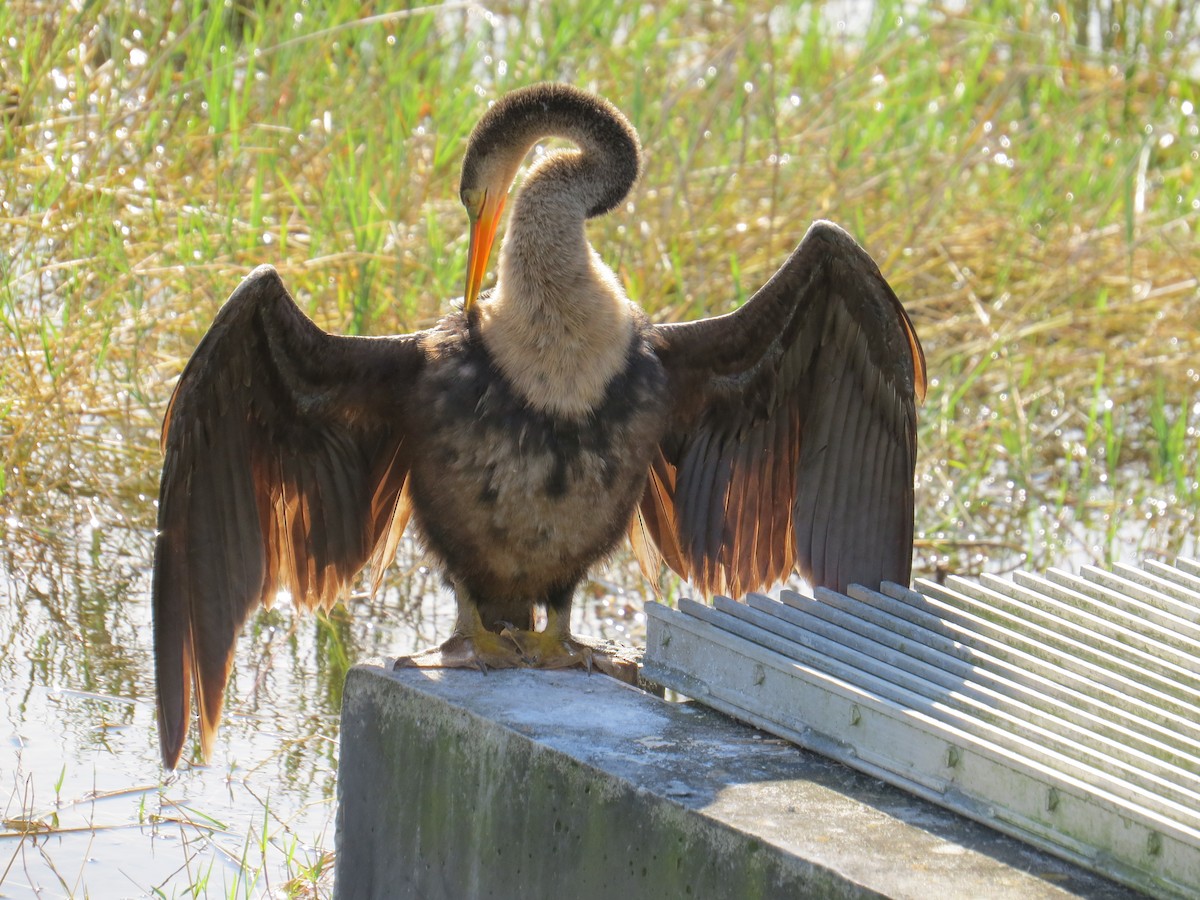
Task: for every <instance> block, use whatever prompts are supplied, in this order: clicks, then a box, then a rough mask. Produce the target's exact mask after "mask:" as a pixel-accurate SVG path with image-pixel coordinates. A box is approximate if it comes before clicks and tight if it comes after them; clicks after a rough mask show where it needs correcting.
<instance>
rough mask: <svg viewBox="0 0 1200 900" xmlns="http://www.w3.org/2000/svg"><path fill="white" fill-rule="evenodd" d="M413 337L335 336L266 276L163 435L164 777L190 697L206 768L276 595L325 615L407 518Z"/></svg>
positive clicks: (157, 628)
mask: <svg viewBox="0 0 1200 900" xmlns="http://www.w3.org/2000/svg"><path fill="white" fill-rule="evenodd" d="M421 361H422V356H421V353H420V350H419V346H418V343H417V341H416V337H415V336H413V335H409V336H405V337H400V338H352V337H338V336H334V335H329V334H326V333H325V332H324V331H322V330H321V329H319V328H318V327H317V326H316V325H314V324H313V323H312V322H311V321H310V320H309V319H308V318H307V317H306V316H305V315H304V314H303V313H302V312H301V311H300V310H299V309H298V308H297V307H296V305H295V303H294V302H293V301H292V298H291V296H290V295H289V294H288V292H287V290H286V289H285V288H284V286H283V282H282V281H281V280H280V278H279V276H278V274H276V272H275V270H274V269H272V268H271V267H270V266H260V267H259V268H257V269H255V270H254V272H253V273H251V275H250V276H249V277H248V278H246V280H245V281H243V282H242V283H241V285H239V286H238V288H237V289H236V290H235V291H234V292H233V294H232V296H230V298H229V300H228V301H227V302H226V303H225V305H224V306H223V307H222V308H221V311H220V312H219V313H218V314H217V317H216V319H215V321H214V322H213V325H212V328H211V329H210V330H209V331H208V333H207V334H206V335H205V336H204V339H203V340H202V341H201V342H200V345H199V346H198V347H197V348H196V352H195V353H194V354H193V356H192V358H191V360H190V361H189V362H188V364H187V367H186V368H185V369H184V372H183V374H182V376H180V379H179V383H178V385H177V386H176V388H175V393H174V395H173V396H172V397H171V403H170V406H169V407H168V410H167V415H166V418H165V420H164V422H163V437H162V441H163V450H164V453H165V460H164V463H163V472H162V484H161V488H160V493H159V508H158V534H157V536H156V539H155V547H154V578H153V586H152V593H153V608H154V652H155V673H156V677H157V685H158V728H159V742H160V747H161V750H162V757H163V762H164V763H165V764H166V765H167V766H168V767H171V768H173V767H174V766H175V764H176V763H177V762H178V760H179V755H180V752H181V750H182V747H183V743H184V740H185V738H186V735H187V729H188V719H189V715H190V705H191V694H192V686H193V683H194V685H195V690H196V699H197V705H198V706H199V711H200V742H201V749H202V752H203V755H204V756H205V757H206V758H207V757H208V755H209V751H210V748H211V746H212V740H213V736H214V734H215V732H216V728H217V724H218V722H219V721H220V717H221V708H222V704H223V700H224V693H225V683H226V681H227V680H228V677H229V670H230V666H231V661H232V657H233V648H234V643H235V641H236V638H237V634H238V631H239V630H240V628H241V626H242V624H243V623H244V622H245V620H246V617H247V616H248V615H249V613H250V612H251V611H252V610H254V609H255V608H256V607H257V606H258V605H259V603H267V604H269V603H270V602H271V601H272V600H273V599H274V597H275V595H276V594H277V592H279V591H280V590H288V591H290V592H291V594H292V596H293V597H294V598H295V600H296V601H297V602H298V603H301V604H304V605H306V606H309V607H315V606H318V605H321V606H326V607H327V606H329V605H330V604H332V603H333V601H334V600H335V599H336V598H337V596H338V595H339V594H340V593H341V592H342V591H343V589H344V587H345V586H346V584H347V582H348V581H349V580H350V579H351V578H353V577H354V575H355V574H356V573H357V572H358V571H359V570H360V569H361V568H362V567H363V565H364V564H365V563H366V562H367V560H368V558H371V559H372V563H373V565H374V574H375V577H376V579H378V576H379V573H380V572H381V571H382V570H383V568H384V567H385V566H386V565H387V564H388V563H389V562H390V561H391V558H392V556H393V555H394V554H395V549H396V542H397V541H398V540H399V537H400V534H401V532H402V531H403V530H404V526H405V523H406V521H407V518H408V507H407V501H406V492H405V490H404V484H405V479H406V476H407V473H408V462H407V459H406V447H405V440H404V433H405V425H404V423H405V411H404V406H405V404H404V396H405V393H406V391H405V389H406V387H407V385H408V384H409V383H411V381H412V379H413V377H414V376H415V374H416V372H417V371H418V369H419V367H420V365H421Z"/></svg>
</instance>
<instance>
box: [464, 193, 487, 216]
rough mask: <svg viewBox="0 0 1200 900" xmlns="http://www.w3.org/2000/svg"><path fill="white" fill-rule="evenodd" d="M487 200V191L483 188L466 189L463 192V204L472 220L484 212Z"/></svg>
mask: <svg viewBox="0 0 1200 900" xmlns="http://www.w3.org/2000/svg"><path fill="white" fill-rule="evenodd" d="M486 199H487V191H486V190H484V189H482V188H464V189H463V191H462V203H463V206H465V207H466V208H467V215H469V216H470V217H471V218H475V217H476V216H478V215H479V214H480V213H481V212H483V201H484V200H486Z"/></svg>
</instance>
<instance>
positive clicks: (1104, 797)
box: [644, 559, 1200, 897]
mask: <svg viewBox="0 0 1200 900" xmlns="http://www.w3.org/2000/svg"><path fill="white" fill-rule="evenodd" d="M915 587H916V589H915V590H908V589H906V588H903V587H901V586H899V585H894V584H885V585H884V586H883V592H882V593H879V592H875V591H870V590H867V589H865V588H861V587H858V586H854V587H852V588H851V589H850V592H849V595H843V594H839V593H836V592H833V591H828V590H824V589H819V590H817V591H816V599H813V598H809V597H805V596H803V595H800V594H796V593H793V592H790V591H784V592H783V593H782V594H781V597H780V599H779V600H773V599H771V598H769V597H765V596H762V595H751V596H749V597H748V598H747V599H746V602H745V603H735V602H734V601H732V600H727V599H724V598H717V599H716V600H715V601H714V605H713V606H712V607H709V606H705V605H702V604H699V603H695V602H692V601H689V600H684V601H681V603H680V608H679V609H678V610H674V609H670V608H668V607H665V606H662V605H660V604H651V605H650V606H649V608H648V613H649V631H648V636H647V649H646V656H645V660H644V665H645V673H646V675H647V677H649V678H650V679H651V680H652V681H656V682H659V683H661V684H663V685H665V686H667V687H670V688H673V689H675V690H677V691H679V692H680V693H683V694H685V695H687V696H689V697H692V698H695V699H697V700H699V701H701V702H704V703H706V704H708V705H711V706H713V707H715V708H717V709H720V710H722V711H724V712H727V713H729V714H731V715H734V716H736V717H738V718H741V719H743V720H746V721H749V722H751V723H752V724H754V725H756V726H758V727H760V728H763V729H764V730H767V731H770V732H773V733H775V734H778V735H780V736H781V737H785V738H787V739H789V740H792V741H795V742H796V743H798V744H800V745H801V746H804V747H808V748H810V749H813V750H816V751H818V752H821V753H824V754H826V755H828V756H830V757H833V758H834V759H838V760H840V761H842V762H844V763H846V764H848V765H850V766H853V767H854V768H857V769H859V770H862V771H864V772H867V773H869V774H871V775H874V776H876V777H879V778H881V779H883V780H884V781H888V782H890V783H892V784H896V785H899V786H901V787H903V788H906V789H908V790H910V791H912V792H914V793H916V794H918V795H920V796H922V797H925V798H927V799H930V800H932V801H934V802H936V803H939V804H941V805H943V806H947V807H950V808H951V809H955V810H957V811H959V812H961V813H963V814H965V815H967V816H970V817H971V818H973V819H977V820H979V821H982V822H985V823H987V824H989V825H992V826H993V827H995V828H997V829H998V830H1000V831H1004V832H1006V833H1009V834H1013V835H1015V836H1017V837H1020V838H1022V839H1024V840H1027V841H1029V842H1031V843H1033V844H1035V845H1037V846H1039V847H1042V848H1043V849H1046V850H1048V851H1050V852H1053V853H1055V854H1057V855H1059V856H1062V857H1065V858H1068V859H1071V860H1073V861H1075V862H1077V863H1080V864H1082V865H1084V866H1086V867H1088V868H1090V869H1093V870H1095V871H1099V872H1102V873H1104V874H1106V875H1108V876H1109V877H1112V878H1114V879H1116V880H1118V881H1120V882H1123V883H1125V884H1128V885H1130V886H1133V887H1136V888H1139V889H1142V890H1147V891H1150V892H1152V893H1154V894H1157V895H1163V896H1181V897H1195V896H1200V563H1197V562H1195V561H1192V560H1185V559H1180V560H1178V561H1177V563H1176V565H1174V566H1170V565H1165V564H1163V563H1159V562H1153V561H1148V562H1146V563H1145V564H1144V565H1143V567H1142V568H1140V569H1139V568H1135V567H1131V566H1124V565H1119V566H1116V567H1114V568H1113V570H1112V571H1106V570H1102V569H1098V568H1093V567H1085V568H1083V569H1082V570H1081V571H1080V573H1079V574H1078V575H1073V574H1070V573H1068V572H1064V571H1060V570H1057V569H1051V570H1050V571H1049V572H1047V573H1046V575H1045V576H1038V575H1031V574H1025V573H1019V574H1017V575H1015V576H1013V577H1012V578H1011V579H1007V578H1005V579H1002V578H996V577H991V576H983V577H982V578H981V579H979V580H978V581H969V580H966V579H962V578H953V577H952V578H949V579H947V581H946V583H945V584H936V583H933V582H929V581H918V582H917V584H916V586H915Z"/></svg>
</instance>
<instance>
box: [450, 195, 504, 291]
mask: <svg viewBox="0 0 1200 900" xmlns="http://www.w3.org/2000/svg"><path fill="white" fill-rule="evenodd" d="M508 188H509V185H508V184H502V183H500V182H499V180H493V181H492V182H490V183H489V182H472V183H469V184H468V183H467V182H466V181H465V180H464V181H463V185H462V189H461V190H460V192H459V196H460V197H461V198H462V203H463V206H465V207H466V208H467V217H468V218H469V219H470V220H471V243H470V247H469V248H468V250H467V290H466V293H465V294H464V295H463V303H464V309H467V310H469V309H470V308H471V307H472V306H473V305H474V304H475V299H476V298H477V297H478V296H479V289H480V288H481V287H482V286H483V276H484V275H486V274H487V264H488V259H489V258H490V257H491V255H492V245H493V244H494V243H495V241H496V228H497V226H499V224H500V215H501V213H503V212H504V201H505V198H507V197H508Z"/></svg>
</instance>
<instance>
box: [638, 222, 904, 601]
mask: <svg viewBox="0 0 1200 900" xmlns="http://www.w3.org/2000/svg"><path fill="white" fill-rule="evenodd" d="M656 332H657V338H658V341H659V347H658V353H659V357H660V358H661V359H662V361H663V364H664V365H665V367H666V369H667V372H668V376H669V378H670V384H671V390H672V395H673V402H674V414H673V419H672V423H671V427H670V429H669V433H668V435H667V437H666V438H665V440H664V441H663V444H662V447H661V456H660V458H659V459H658V460H656V462H655V464H654V466H653V468H652V470H651V473H650V479H649V484H648V486H647V489H646V493H645V495H644V497H643V499H642V502H641V505H640V508H639V514H638V518H637V523H636V524H637V525H638V526H639V527H640V528H644V529H645V531H646V532H648V533H649V535H650V537H651V538H652V539H653V541H654V543H656V544H657V545H658V547H659V548H660V549H661V550H662V551H663V557H664V559H665V560H666V561H667V563H668V565H670V566H671V568H673V569H674V570H675V571H676V572H678V573H679V574H680V575H682V576H683V577H685V578H689V579H691V580H692V581H693V583H695V584H696V586H697V587H698V588H699V589H700V590H702V591H704V592H706V593H709V594H712V593H721V594H728V595H731V596H734V597H738V596H741V595H742V594H745V593H746V592H747V591H754V590H764V589H766V588H768V587H770V586H771V585H772V584H774V583H776V582H779V581H781V580H783V579H784V578H786V577H787V576H788V575H789V574H790V573H791V572H792V570H793V569H796V570H799V572H800V573H801V574H802V575H803V576H804V577H805V578H807V579H808V580H809V581H810V582H812V583H813V584H817V585H824V586H828V587H832V588H835V589H838V590H843V591H844V590H845V589H846V587H847V586H848V585H849V584H851V583H855V582H857V583H861V584H864V585H868V586H871V587H877V586H878V585H879V583H880V581H882V580H893V581H899V582H903V583H907V582H908V579H909V576H910V574H911V570H912V533H913V472H914V467H915V464H916V448H917V442H916V401H917V399H918V398H920V399H924V396H925V357H924V354H923V353H922V350H921V345H920V342H919V341H918V340H917V335H916V332H915V331H914V329H913V326H912V322H911V321H910V320H909V318H908V314H907V313H906V312H905V311H904V308H903V307H902V306H901V305H900V301H899V300H898V299H897V298H896V295H895V294H894V293H893V292H892V289H891V288H890V287H889V286H888V284H887V282H886V281H885V280H884V278H883V276H882V275H881V274H880V272H879V269H878V268H877V267H876V266H875V264H874V262H872V261H871V258H870V257H869V256H868V255H867V253H866V252H865V251H864V250H863V249H862V248H861V247H859V246H858V244H857V243H855V241H854V240H853V239H852V238H851V237H850V236H849V235H848V234H846V232H844V231H843V230H842V229H841V228H838V227H837V226H836V225H833V224H831V223H829V222H816V223H814V225H813V226H812V228H810V229H809V231H808V234H806V235H805V237H804V240H803V241H801V242H800V245H799V246H798V247H797V248H796V250H795V251H794V252H793V253H792V255H791V257H790V258H789V259H788V260H787V262H786V263H784V265H783V267H782V268H781V269H780V270H779V271H778V272H777V273H776V274H775V275H774V276H773V277H772V278H771V280H770V281H769V282H768V283H767V284H766V285H765V286H764V287H763V288H762V289H761V290H760V291H758V293H756V294H755V295H754V296H753V297H752V298H751V299H750V300H749V301H748V302H747V303H746V304H745V305H744V306H742V307H741V308H740V309H738V310H737V311H735V312H733V313H730V314H728V315H725V316H718V317H716V318H712V319H706V320H703V321H698V322H688V323H684V324H671V325H659V326H657V327H656Z"/></svg>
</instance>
